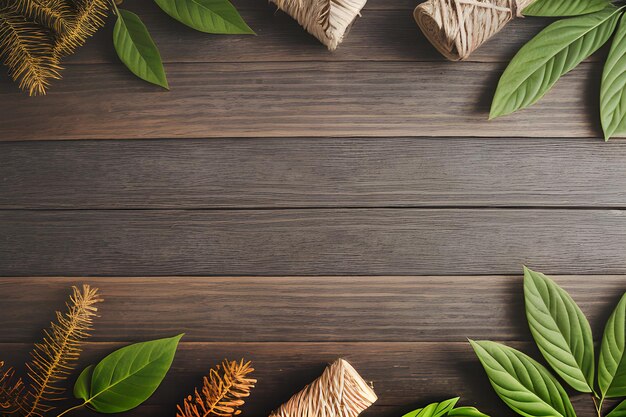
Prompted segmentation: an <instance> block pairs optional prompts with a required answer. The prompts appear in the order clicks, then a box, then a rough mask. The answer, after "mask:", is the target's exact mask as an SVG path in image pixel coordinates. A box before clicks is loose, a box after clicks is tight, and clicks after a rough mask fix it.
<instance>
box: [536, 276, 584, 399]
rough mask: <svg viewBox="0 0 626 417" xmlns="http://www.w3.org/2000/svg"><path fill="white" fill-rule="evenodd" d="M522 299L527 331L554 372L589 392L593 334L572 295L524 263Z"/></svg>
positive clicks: (570, 383)
mask: <svg viewBox="0 0 626 417" xmlns="http://www.w3.org/2000/svg"><path fill="white" fill-rule="evenodd" d="M524 299H525V304H526V317H527V318H528V325H529V326H530V331H531V333H532V335H533V338H534V339H535V342H536V343H537V346H538V347H539V350H540V351H541V353H542V354H543V357H544V358H546V361H548V363H549V364H550V366H552V368H553V369H554V370H555V371H556V373H557V374H559V375H560V376H561V378H563V380H564V381H565V382H567V383H568V384H569V385H571V387H572V388H574V389H575V390H577V391H580V392H592V391H593V388H592V387H593V386H594V385H593V383H594V371H595V365H594V362H595V356H594V353H593V336H592V335H591V326H589V322H588V321H587V318H586V317H585V315H584V314H583V312H582V311H580V308H579V307H578V306H577V305H576V303H575V302H574V300H572V297H570V296H569V294H567V292H565V291H564V290H563V289H562V288H561V287H559V286H558V285H556V284H555V283H554V281H552V280H551V279H550V278H548V277H546V276H545V275H543V274H541V273H539V272H534V271H531V270H530V269H528V268H526V267H524Z"/></svg>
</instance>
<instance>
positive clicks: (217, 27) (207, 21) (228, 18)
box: [154, 0, 254, 35]
mask: <svg viewBox="0 0 626 417" xmlns="http://www.w3.org/2000/svg"><path fill="white" fill-rule="evenodd" d="M154 1H155V3H156V4H158V5H159V7H160V8H161V9H163V11H164V12H165V13H167V14H169V15H170V16H171V17H173V18H174V19H176V20H178V21H179V22H181V23H182V24H184V25H186V26H189V27H190V28H192V29H195V30H199V31H200V32H206V33H217V34H231V35H236V34H240V35H246V34H254V31H253V30H252V29H250V27H249V26H248V25H247V24H246V22H244V20H243V19H242V18H241V16H240V15H239V12H237V9H235V7H234V6H233V5H232V4H231V3H230V2H229V1H228V0H154Z"/></svg>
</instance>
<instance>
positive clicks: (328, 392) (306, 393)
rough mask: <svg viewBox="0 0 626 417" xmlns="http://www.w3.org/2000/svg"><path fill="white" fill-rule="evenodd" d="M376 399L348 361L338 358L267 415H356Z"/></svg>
mask: <svg viewBox="0 0 626 417" xmlns="http://www.w3.org/2000/svg"><path fill="white" fill-rule="evenodd" d="M377 399H378V397H377V396H376V394H375V393H374V390H373V389H372V388H370V387H369V386H368V385H367V383H366V382H365V381H364V380H363V378H361V376H360V375H359V374H358V372H357V371H356V370H355V369H354V368H353V367H352V365H350V364H349V363H348V362H346V361H345V360H343V359H339V360H337V361H336V362H335V363H333V364H332V365H330V366H329V367H327V368H326V370H324V373H323V374H322V376H320V377H319V378H317V379H316V380H315V381H313V382H312V383H311V384H310V385H307V386H306V387H305V388H304V389H303V390H302V391H300V392H299V393H297V394H296V395H294V396H293V397H291V399H290V400H289V401H287V402H286V403H285V404H283V405H282V406H281V407H280V408H279V409H278V410H276V411H274V412H273V413H272V414H271V415H270V417H357V416H358V415H359V414H361V413H362V412H363V411H364V410H365V409H367V408H368V407H369V406H370V405H372V404H374V402H375V401H376V400H377Z"/></svg>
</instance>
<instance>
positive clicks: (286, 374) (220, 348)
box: [0, 342, 593, 417]
mask: <svg viewBox="0 0 626 417" xmlns="http://www.w3.org/2000/svg"><path fill="white" fill-rule="evenodd" d="M511 345H512V346H515V347H517V348H519V349H523V350H525V351H527V352H528V353H530V354H534V355H535V357H537V358H538V357H539V356H538V355H537V353H536V351H535V349H534V348H533V346H532V345H530V344H528V343H511ZM120 346H121V345H120V344H119V343H98V344H89V345H88V346H87V347H86V349H85V355H84V360H83V362H82V363H84V364H87V363H91V362H94V361H96V360H98V359H99V358H102V357H103V356H104V355H106V354H107V353H109V352H110V351H112V350H113V349H115V348H118V347H120ZM28 349H30V347H29V346H28V345H25V344H0V351H2V352H6V355H7V358H9V359H10V360H11V361H12V362H15V363H21V361H24V360H25V359H27V357H26V352H27V351H28ZM225 357H227V358H241V357H246V358H248V359H250V360H253V361H254V363H255V367H256V369H257V374H256V376H257V378H258V380H259V381H258V384H257V388H256V389H255V391H254V394H253V396H251V398H250V400H249V401H248V402H247V406H246V408H245V415H248V416H252V417H264V416H267V415H268V414H269V412H270V411H271V410H272V409H274V408H276V407H278V406H279V405H280V404H281V403H282V402H283V401H286V400H288V399H289V397H290V396H291V395H292V394H294V393H296V392H297V391H298V390H299V389H300V387H303V386H304V385H305V384H307V383H309V382H311V381H312V380H313V379H315V378H316V377H317V376H319V375H320V374H321V372H322V371H323V369H324V367H325V366H326V364H328V363H329V362H332V361H334V360H335V359H336V358H338V357H345V358H346V359H348V360H349V361H350V362H351V363H353V364H354V366H355V367H356V369H358V370H359V372H361V373H362V374H363V377H364V378H365V379H366V380H368V381H371V382H372V383H373V385H374V387H375V390H376V392H377V394H378V395H379V401H377V403H376V404H375V405H374V406H373V407H372V408H370V409H369V410H367V411H366V412H365V413H363V414H362V415H363V417H372V416H389V417H392V416H400V415H403V414H404V413H405V412H408V411H411V410H412V409H415V408H418V407H420V406H423V405H425V404H424V402H426V401H440V400H443V399H447V398H450V397H452V396H455V395H460V396H461V397H462V403H463V404H466V405H476V406H478V407H480V408H481V409H482V410H484V411H485V412H488V413H490V414H491V415H494V416H496V415H497V416H507V417H508V416H512V415H514V414H513V413H512V412H511V411H507V409H506V408H505V407H503V406H502V405H501V404H502V403H501V402H500V400H499V399H498V398H497V397H496V396H495V394H494V393H493V391H492V390H491V389H490V388H489V382H488V381H487V379H486V377H485V376H484V371H482V370H481V367H480V364H479V362H478V360H477V359H476V357H475V356H474V354H473V352H472V349H471V347H470V346H469V344H468V343H467V342H460V343H445V344H440V343H416V342H414V343H397V342H396V343H394V342H388V343H384V342H382V343H371V342H369V343H368V342H365V343H183V344H182V345H181V347H180V350H179V352H178V355H177V357H176V359H175V362H174V365H173V367H172V370H171V371H170V374H169V375H168V376H167V378H166V380H165V381H164V383H163V384H164V385H163V386H162V387H161V389H159V391H157V394H155V396H154V397H153V398H152V399H150V400H149V401H148V402H147V407H146V408H145V409H144V408H143V407H141V408H138V409H137V410H136V412H134V413H130V414H128V415H129V416H145V415H154V413H157V414H158V415H173V411H172V410H175V405H176V403H177V402H178V401H180V400H181V399H182V398H183V397H184V396H185V395H186V394H187V393H188V392H189V391H192V390H193V387H194V385H196V384H199V383H200V382H199V381H201V380H202V375H203V374H204V373H206V372H207V371H208V369H209V368H210V367H211V366H213V365H214V364H216V363H218V362H220V361H221V360H223V359H224V358H225ZM573 396H574V405H575V406H576V408H577V410H578V411H579V415H581V416H584V415H592V409H593V406H592V405H591V402H590V401H591V400H590V399H589V396H588V395H575V394H574V395H573ZM75 415H77V416H79V415H86V414H79V413H77V414H75ZM125 415H126V414H125Z"/></svg>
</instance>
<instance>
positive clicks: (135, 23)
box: [112, 0, 254, 89]
mask: <svg viewBox="0 0 626 417" xmlns="http://www.w3.org/2000/svg"><path fill="white" fill-rule="evenodd" d="M112 1H113V8H114V10H115V14H116V15H117V21H116V23H115V28H114V30H113V46H114V47H115V51H116V52H117V56H118V57H119V58H120V60H121V61H122V63H123V64H124V65H126V67H127V68H128V69H129V70H130V71H131V72H132V73H133V74H135V75H136V76H137V77H139V78H141V79H142V80H144V81H147V82H149V83H152V84H156V85H158V86H161V87H163V88H165V89H169V85H168V82H167V77H166V75H165V69H164V67H163V61H162V60H161V54H160V53H159V49H158V47H157V46H156V44H155V43H154V41H153V40H152V37H151V36H150V33H149V32H148V29H147V28H146V26H145V25H144V24H143V22H142V21H141V19H140V18H139V16H137V15H136V14H134V13H132V12H129V11H128V10H124V9H119V8H118V7H117V4H116V2H115V0H112ZM154 2H155V3H156V4H157V5H158V6H159V7H160V8H161V9H162V10H163V11H164V12H165V13H167V14H168V15H170V16H171V17H173V18H174V19H176V20H178V21H179V22H181V23H182V24H184V25H185V26H188V27H190V28H192V29H195V30H198V31H200V32H205V33H213V34H230V35H245V34H252V35H253V34H254V31H253V30H252V29H251V28H250V27H249V26H248V25H247V24H246V22H245V21H244V20H243V18H242V17H241V16H240V15H239V13H238V12H237V9H235V7H234V6H233V5H232V4H231V3H230V2H229V1H228V0H154Z"/></svg>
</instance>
